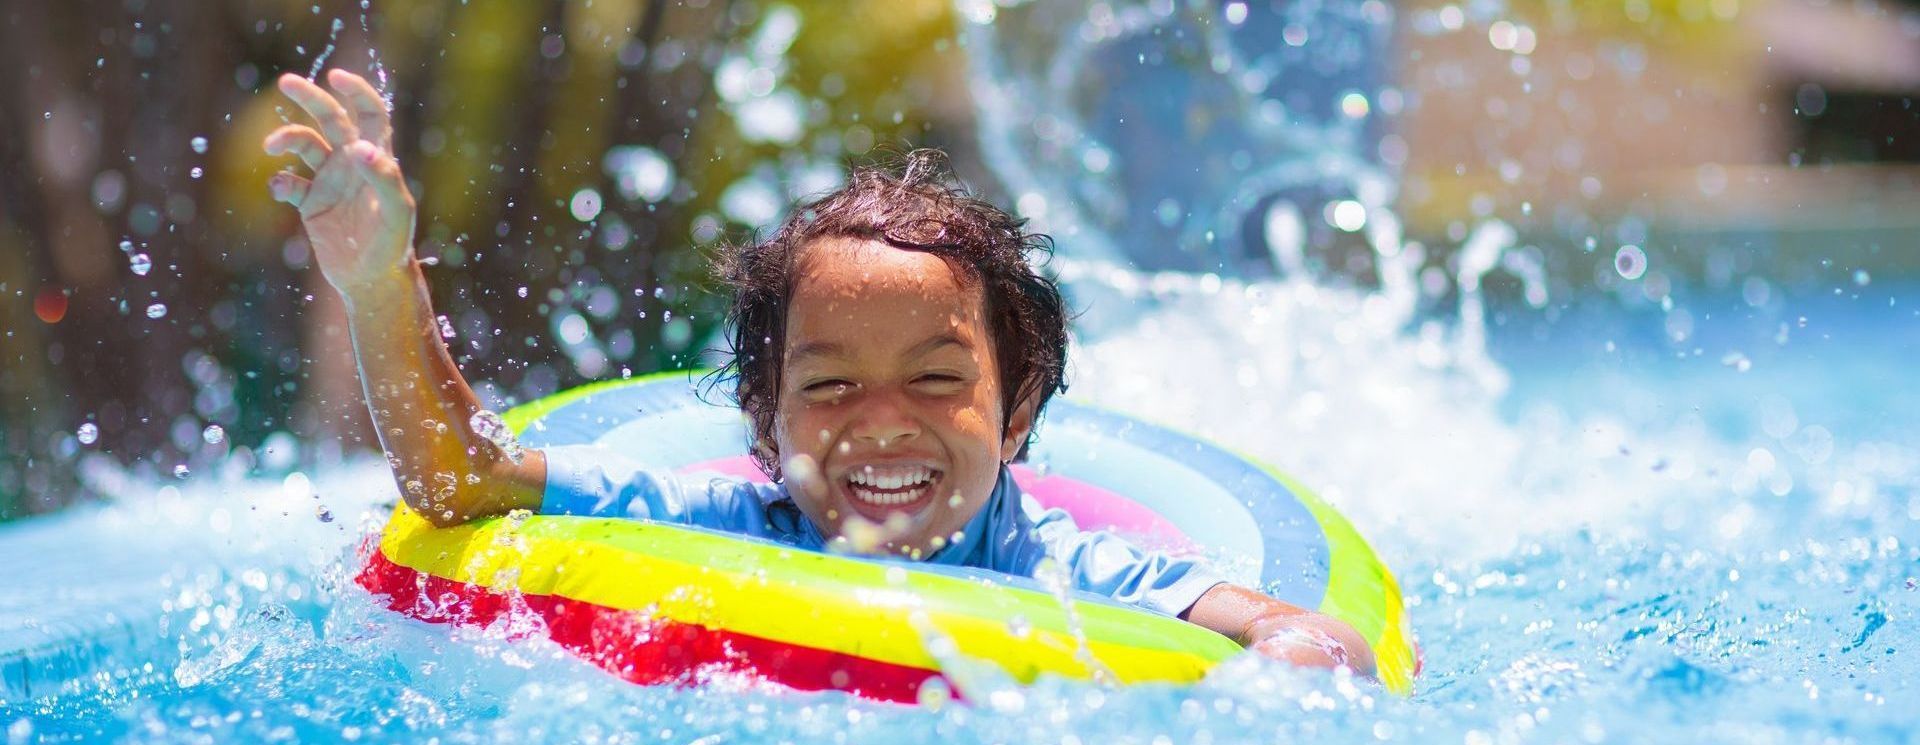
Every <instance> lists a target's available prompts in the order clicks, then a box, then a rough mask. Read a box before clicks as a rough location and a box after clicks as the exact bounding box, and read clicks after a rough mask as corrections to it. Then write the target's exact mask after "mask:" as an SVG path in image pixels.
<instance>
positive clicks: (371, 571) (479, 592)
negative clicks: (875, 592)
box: [355, 549, 958, 703]
mask: <svg viewBox="0 0 1920 745" xmlns="http://www.w3.org/2000/svg"><path fill="white" fill-rule="evenodd" d="M369 553H370V557H371V558H369V559H368V560H367V565H366V567H365V568H363V569H361V570H360V574H359V576H357V577H355V582H357V583H358V584H359V585H360V586H361V587H364V588H366V589H367V590H368V591H369V592H372V593H374V594H376V595H385V596H386V597H387V607H388V608H391V609H393V610H395V611H399V612H400V613H402V614H405V615H407V616H411V617H413V618H418V619H420V620H423V621H431V622H434V623H462V624H470V625H476V626H485V625H487V624H491V623H493V622H494V621H495V620H496V619H498V618H500V617H501V616H502V615H504V614H507V613H511V612H512V611H513V606H514V603H515V601H518V602H519V603H520V604H521V605H523V606H524V607H525V608H526V609H528V610H530V611H532V612H534V613H535V614H537V615H539V616H540V618H541V619H542V620H544V621H546V625H547V635H548V636H549V637H550V638H552V639H553V640H554V641H555V642H558V643H559V644H560V645H561V646H563V647H566V648H567V649H568V650H570V651H572V652H573V653H574V654H577V655H579V656H581V657H582V658H584V659H586V660H587V661H589V662H592V663H594V664H595V665H598V666H600V667H601V668H603V669H605V670H607V671H608V672H611V673H613V674H614V675H617V676H619V677H621V678H623V679H626V680H628V681H630V682H633V683H639V684H643V685H655V684H660V683H688V682H691V680H692V678H693V676H694V675H695V674H696V673H708V672H720V673H728V674H739V675H746V676H750V677H752V678H756V679H759V680H766V681H770V682H774V683H779V684H781V685H784V686H787V687H789V688H795V689H799V690H803V691H845V692H847V693H851V694H854V695H856V696H860V697H863V698H869V699H874V700H877V701H894V702H899V703H914V702H915V701H917V700H918V699H917V694H918V692H919V690H920V684H921V683H924V682H926V681H927V680H928V679H930V678H940V679H941V680H942V681H945V676H943V675H941V674H940V673H939V672H938V671H935V670H925V669H921V668H917V667H910V666H907V665H896V664H893V663H891V662H882V661H880V660H872V659H867V658H865V657H859V656H856V655H850V654H845V653H842V652H833V651H829V650H825V649H817V648H814V647H808V646H803V645H798V644H789V643H786V642H781V641H775V640H772V639H766V638H762V637H758V636H750V635H747V634H740V633H735V632H731V631H727V630H725V629H713V628H707V627H705V626H700V625H697V624H689V623H682V622H679V621H673V620H667V619H658V618H648V617H646V616H645V615H643V614H641V613H639V612H637V611H627V610H620V609H618V608H609V607H607V606H603V605H596V604H594V603H588V602H584V601H580V600H574V599H572V598H567V597H562V596H559V595H533V594H520V595H517V596H509V595H507V594H504V593H499V592H494V591H492V590H489V589H487V588H485V587H481V586H479V585H474V584H469V583H465V582H456V581H453V580H449V579H446V578H443V577H437V576H434V575H431V574H427V573H425V572H421V571H418V570H415V569H412V568H409V567H405V566H401V565H400V564H396V563H394V562H393V561H392V560H390V559H388V558H387V557H386V555H385V554H383V553H381V552H380V551H379V550H378V549H375V550H374V551H371V552H369ZM423 597H424V598H427V600H424V601H423V599H422V598H423ZM449 601H451V602H449ZM823 631H826V630H823ZM829 633H830V632H829ZM949 689H950V690H951V683H950V682H949ZM954 695H956V696H957V695H958V693H957V692H956V693H955V694H954Z"/></svg>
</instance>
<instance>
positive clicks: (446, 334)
mask: <svg viewBox="0 0 1920 745" xmlns="http://www.w3.org/2000/svg"><path fill="white" fill-rule="evenodd" d="M434 320H437V321H439V322H440V338H442V339H451V338H453V322H452V321H449V320H447V317H446V316H440V317H438V318H436V319H434Z"/></svg>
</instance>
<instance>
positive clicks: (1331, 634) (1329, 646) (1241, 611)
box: [1182, 583, 1375, 676]
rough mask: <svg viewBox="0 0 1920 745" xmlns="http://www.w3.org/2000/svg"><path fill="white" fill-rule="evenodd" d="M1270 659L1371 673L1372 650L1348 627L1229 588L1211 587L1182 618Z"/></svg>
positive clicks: (1332, 619)
mask: <svg viewBox="0 0 1920 745" xmlns="http://www.w3.org/2000/svg"><path fill="white" fill-rule="evenodd" d="M1182 618H1185V619H1186V620H1187V621H1189V622H1192V623H1195V624H1198V625H1200V626H1204V627H1206V628H1208V629H1211V630H1213V631H1215V632H1217V633H1219V634H1222V635H1224V636H1227V637H1229V638H1231V639H1233V640H1234V641H1236V642H1239V643H1240V645H1241V646H1244V647H1247V648H1248V649H1253V650H1256V651H1259V652H1260V653H1262V654H1265V655H1267V656H1269V657H1274V658H1277V659H1283V660H1286V661H1287V662H1291V663H1293V664H1296V665H1303V666H1308V667H1340V666H1345V667H1348V668H1351V669H1352V670H1353V671H1354V672H1356V673H1359V674H1361V675H1367V676H1371V675H1374V674H1375V673H1374V660H1373V649H1372V648H1371V647H1369V646H1368V645H1367V642H1366V639H1364V638H1362V637H1361V636H1360V634H1359V632H1357V631H1355V630H1354V628H1353V627H1352V626H1351V625H1348V624H1347V623H1346V622H1344V621H1341V620H1340V619H1337V618H1334V617H1332V616H1328V615H1326V614H1322V613H1316V612H1313V611H1309V610H1305V609H1302V608H1298V607H1295V606H1292V605H1289V604H1287V603H1284V602H1281V601H1279V600H1275V599H1273V598H1270V597H1267V596H1266V595H1263V594H1261V593H1258V592H1255V591H1253V590H1250V589H1247V588H1245V587H1240V586H1238V585H1233V584H1225V583H1223V584H1219V585H1215V586H1214V587H1213V589H1210V590H1208V591H1207V592H1206V594H1204V595H1201V596H1200V599H1199V600H1198V601H1195V602H1194V604H1193V607H1192V608H1189V609H1187V612H1186V614H1184V615H1183V616H1182Z"/></svg>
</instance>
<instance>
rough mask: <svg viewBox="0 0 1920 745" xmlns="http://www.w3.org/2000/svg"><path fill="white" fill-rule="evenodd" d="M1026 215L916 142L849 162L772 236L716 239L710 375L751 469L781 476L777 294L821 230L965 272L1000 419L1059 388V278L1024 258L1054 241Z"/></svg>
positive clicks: (781, 295) (782, 346)
mask: <svg viewBox="0 0 1920 745" xmlns="http://www.w3.org/2000/svg"><path fill="white" fill-rule="evenodd" d="M1025 226H1026V221H1025V220H1023V219H1020V218H1017V217H1014V216H1013V215H1010V214H1007V212H1006V211H1004V210H1001V209H1000V208H998V207H995V206H993V205H992V204H989V203H987V202H985V201H983V200H980V199H977V198H975V197H974V196H973V195H972V194H971V193H969V192H968V191H967V189H966V187H964V186H962V185H960V184H959V183H958V182H957V181H956V180H955V179H954V177H953V175H952V172H951V170H950V169H949V167H948V164H947V158H946V155H945V154H943V153H941V152H940V151H938V150H924V149H923V150H914V151H912V152H909V153H906V154H905V155H902V156H899V157H898V158H897V160H896V162H894V163H892V164H890V165H879V166H872V165H869V166H854V167H853V168H852V169H850V171H849V173H848V176H847V185H846V186H843V187H841V188H840V189H838V190H836V191H833V192H831V193H828V194H827V195H825V196H823V197H820V198H819V199H816V200H814V201H812V202H809V203H807V204H803V205H800V207H799V208H798V209H796V210H795V211H794V212H793V214H792V215H791V216H789V217H788V218H787V219H786V221H785V222H783V223H781V225H780V227H779V228H777V229H775V230H774V232H773V234H772V235H771V236H769V237H767V238H766V239H764V240H760V241H758V242H750V243H740V244H731V245H726V246H723V247H722V248H721V250H720V254H719V256H718V257H717V258H716V260H715V265H716V266H715V268H716V270H717V273H718V274H719V275H720V279H721V281H722V282H724V283H725V284H726V285H727V287H728V288H729V289H731V290H732V291H733V306H732V308H731V310H729V311H728V314H727V322H728V326H729V327H730V329H731V331H730V334H731V337H730V341H731V344H732V349H730V350H728V351H729V352H730V353H731V358H730V359H729V360H728V361H727V363H726V364H725V365H723V366H721V367H720V369H719V370H716V371H715V372H714V375H713V376H710V377H709V381H710V382H711V381H713V380H715V379H716V378H717V380H719V381H725V382H731V383H732V384H733V395H732V398H733V402H734V403H735V404H737V405H739V407H740V409H741V410H742V411H744V412H746V414H747V417H748V419H749V420H751V422H752V426H753V432H752V436H753V438H754V441H753V442H752V443H750V445H751V449H752V452H753V458H754V460H755V461H756V462H757V463H758V464H759V466H760V470H762V471H764V472H766V474H767V475H768V476H770V477H773V478H775V479H778V478H780V454H779V453H778V452H776V446H775V445H774V436H773V434H774V433H773V429H774V422H775V414H776V412H777V411H778V409H779V403H780V379H781V373H782V370H781V363H782V362H783V361H784V359H785V353H786V334H787V304H788V302H789V301H790V300H791V298H792V295H793V286H794V280H795V279H796V277H795V272H794V267H795V266H796V265H797V261H796V259H797V258H798V254H799V252H800V251H801V250H802V249H804V248H806V247H807V246H808V245H809V244H811V243H813V242H814V241H817V240H820V239H822V238H858V239H869V240H877V241H882V242H885V243H887V244H889V245H892V246H894V247H896V248H899V249H902V250H908V251H924V252H926V253H929V254H933V255H934V256H938V257H940V258H941V259H942V260H943V261H945V262H946V264H947V266H949V267H951V268H952V269H953V270H954V272H955V273H956V274H958V275H959V276H960V277H961V279H962V282H963V283H964V284H967V285H978V286H979V287H981V289H982V294H983V296H984V298H985V307H984V311H985V315H986V321H987V325H988V328H989V329H990V331H991V341H992V344H993V349H994V353H995V354H994V356H995V358H996V359H997V360H998V362H999V364H998V367H999V370H998V371H997V372H998V374H999V376H1000V384H1001V391H1002V401H1001V421H1002V422H1003V426H1004V423H1005V422H1007V421H1009V420H1010V419H1011V418H1012V416H1013V411H1014V408H1015V407H1016V406H1018V405H1019V403H1020V402H1021V401H1024V400H1027V399H1028V398H1032V399H1033V400H1034V418H1035V420H1036V421H1037V420H1038V419H1039V415H1040V413H1041V412H1042V411H1044V410H1045V409H1046V405H1047V401H1048V400H1050V399H1051V398H1052V397H1053V394H1054V393H1055V392H1057V391H1065V390H1066V384H1065V381H1064V379H1063V377H1064V375H1065V372H1066V362H1067V316H1066V303H1065V302H1064V301H1063V300H1062V299H1061V297H1060V289H1059V287H1058V286H1057V285H1055V284H1054V282H1053V280H1052V279H1050V278H1048V277H1046V276H1044V275H1042V274H1040V273H1039V272H1038V271H1036V270H1035V268H1034V263H1033V262H1032V260H1031V259H1030V255H1032V254H1041V255H1046V256H1050V255H1051V254H1052V250H1053V241H1052V239H1050V238H1048V237H1047V236H1045V235H1041V234H1038V233H1028V232H1026V231H1025V230H1024V229H1023V228H1024V227H1025ZM1028 439H1029V441H1031V439H1032V434H1031V433H1029V435H1028ZM1026 449H1027V448H1026V443H1022V444H1021V447H1020V453H1019V455H1018V458H1017V459H1024V458H1025V457H1026Z"/></svg>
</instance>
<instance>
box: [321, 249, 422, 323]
mask: <svg viewBox="0 0 1920 745" xmlns="http://www.w3.org/2000/svg"><path fill="white" fill-rule="evenodd" d="M419 287H420V267H419V263H418V262H417V261H415V260H414V258H413V256H412V254H411V252H409V254H408V256H407V259H406V261H405V263H403V264H401V265H400V266H397V267H394V269H393V270H392V271H388V272H382V273H380V274H379V275H378V276H375V277H370V278H367V279H364V280H362V281H360V282H356V283H354V284H353V285H351V286H344V287H338V288H336V289H338V290H339V291H340V298H341V300H343V301H344V302H345V303H346V306H347V313H348V315H349V316H351V317H354V318H358V317H360V316H363V315H369V314H371V315H376V316H378V315H386V314H388V313H390V312H392V311H393V310H394V309H395V308H397V307H403V306H405V305H406V304H408V303H409V302H411V301H412V300H413V299H414V296H415V295H416V294H417V293H418V292H419Z"/></svg>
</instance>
